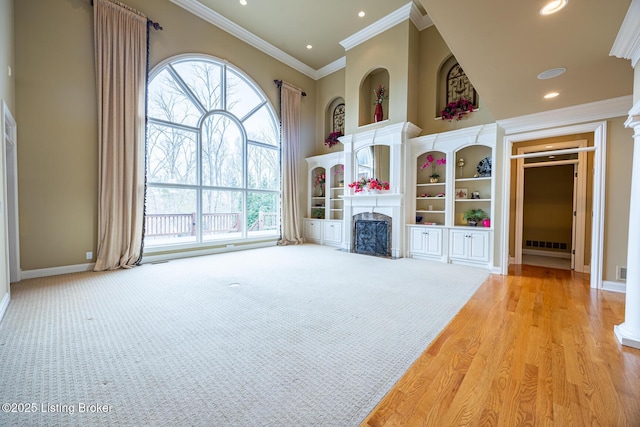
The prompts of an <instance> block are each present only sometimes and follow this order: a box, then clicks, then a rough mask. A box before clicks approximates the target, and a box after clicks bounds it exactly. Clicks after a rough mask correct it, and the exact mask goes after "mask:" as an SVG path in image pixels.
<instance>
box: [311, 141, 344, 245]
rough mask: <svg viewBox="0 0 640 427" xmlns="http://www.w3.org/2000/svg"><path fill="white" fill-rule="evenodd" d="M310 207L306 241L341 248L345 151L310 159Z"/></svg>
mask: <svg viewBox="0 0 640 427" xmlns="http://www.w3.org/2000/svg"><path fill="white" fill-rule="evenodd" d="M306 160H307V164H308V171H309V173H308V189H307V191H308V194H309V197H308V205H307V215H306V218H305V220H304V225H303V232H304V238H305V241H308V242H314V243H321V244H327V245H335V246H340V245H341V244H342V240H343V232H342V230H343V226H342V221H343V218H344V217H343V212H344V199H343V198H342V196H343V195H344V191H345V188H344V187H345V183H344V155H343V153H342V152H337V153H330V154H324V155H320V156H313V157H308V158H307V159H306Z"/></svg>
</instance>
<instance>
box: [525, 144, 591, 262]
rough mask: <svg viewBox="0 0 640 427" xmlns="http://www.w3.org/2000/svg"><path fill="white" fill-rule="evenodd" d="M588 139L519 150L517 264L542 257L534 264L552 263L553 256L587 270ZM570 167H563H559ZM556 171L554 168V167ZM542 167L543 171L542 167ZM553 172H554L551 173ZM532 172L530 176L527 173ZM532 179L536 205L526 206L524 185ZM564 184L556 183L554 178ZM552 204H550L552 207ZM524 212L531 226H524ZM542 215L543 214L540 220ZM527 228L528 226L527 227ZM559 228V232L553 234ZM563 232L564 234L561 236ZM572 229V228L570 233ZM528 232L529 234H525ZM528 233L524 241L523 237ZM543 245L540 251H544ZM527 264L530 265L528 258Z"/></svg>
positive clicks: (531, 146)
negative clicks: (560, 230) (567, 260)
mask: <svg viewBox="0 0 640 427" xmlns="http://www.w3.org/2000/svg"><path fill="white" fill-rule="evenodd" d="M589 149H590V148H589V147H587V140H576V141H566V142H554V143H551V144H548V143H542V144H538V145H530V146H524V147H518V148H517V155H516V156H513V157H514V158H516V159H517V160H516V164H517V166H516V171H517V178H516V180H517V183H516V215H515V263H516V264H523V263H524V260H523V255H534V256H544V257H545V259H538V258H534V261H538V262H546V263H548V264H560V265H562V263H554V261H558V260H550V259H548V258H550V257H558V258H564V257H567V256H568V258H569V260H570V266H571V269H572V270H574V271H576V272H579V273H582V272H589V266H588V265H586V266H585V264H589V262H586V263H585V258H587V257H586V256H585V254H589V255H590V251H588V250H587V248H586V247H585V246H586V241H587V239H586V236H585V233H586V231H585V230H586V227H585V224H586V217H587V212H586V210H587V152H586V150H589ZM562 166H566V167H564V168H560V167H562ZM554 167H555V168H554ZM539 168H542V169H539ZM549 168H554V169H549ZM525 171H528V172H525ZM526 175H529V178H530V179H534V178H535V180H534V182H533V185H535V186H536V187H535V188H533V187H532V188H530V190H531V191H530V192H529V193H530V194H533V195H534V199H533V200H532V201H531V202H532V203H534V205H533V206H527V205H526V204H525V183H526V182H527V179H526V178H525V177H526ZM558 179H560V180H562V181H563V182H562V183H556V182H555V181H556V180H558ZM549 203H552V204H549ZM525 212H528V214H529V220H530V221H529V223H530V224H529V225H528V226H526V225H525ZM540 216H542V217H541V218H540ZM525 227H526V228H525ZM554 228H555V230H554ZM559 228H562V229H563V230H564V231H563V232H559V231H558V229H559ZM568 230H571V231H570V233H569V232H568ZM525 231H526V233H525ZM525 234H526V237H525ZM541 245H542V247H541ZM526 258H527V262H531V257H530V256H528V257H526Z"/></svg>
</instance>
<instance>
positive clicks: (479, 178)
mask: <svg viewBox="0 0 640 427" xmlns="http://www.w3.org/2000/svg"><path fill="white" fill-rule="evenodd" d="M490 180H491V177H490V176H478V177H475V178H474V177H472V178H456V182H469V181H490Z"/></svg>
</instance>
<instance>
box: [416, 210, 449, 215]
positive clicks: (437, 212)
mask: <svg viewBox="0 0 640 427" xmlns="http://www.w3.org/2000/svg"><path fill="white" fill-rule="evenodd" d="M445 212H446V211H429V210H416V213H423V214H424V213H436V214H443V213H445Z"/></svg>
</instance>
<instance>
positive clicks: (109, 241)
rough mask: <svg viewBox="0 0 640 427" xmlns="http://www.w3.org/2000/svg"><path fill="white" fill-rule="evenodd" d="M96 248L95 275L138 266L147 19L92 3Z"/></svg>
mask: <svg viewBox="0 0 640 427" xmlns="http://www.w3.org/2000/svg"><path fill="white" fill-rule="evenodd" d="M93 15H94V44H95V67H96V79H97V91H98V94H97V95H98V132H99V134H98V146H99V150H98V152H99V157H98V169H99V171H98V173H99V176H98V242H97V250H96V252H97V254H96V257H97V258H96V265H95V268H94V270H95V271H102V270H115V269H118V268H128V267H132V266H134V265H136V264H137V263H138V262H139V260H140V258H141V255H142V236H143V227H144V156H145V152H144V146H145V105H146V80H147V38H148V32H147V18H146V16H144V15H142V14H141V13H139V12H137V11H135V10H134V9H132V8H130V7H128V6H126V5H123V4H121V3H117V2H114V1H110V0H95V2H94V8H93Z"/></svg>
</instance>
